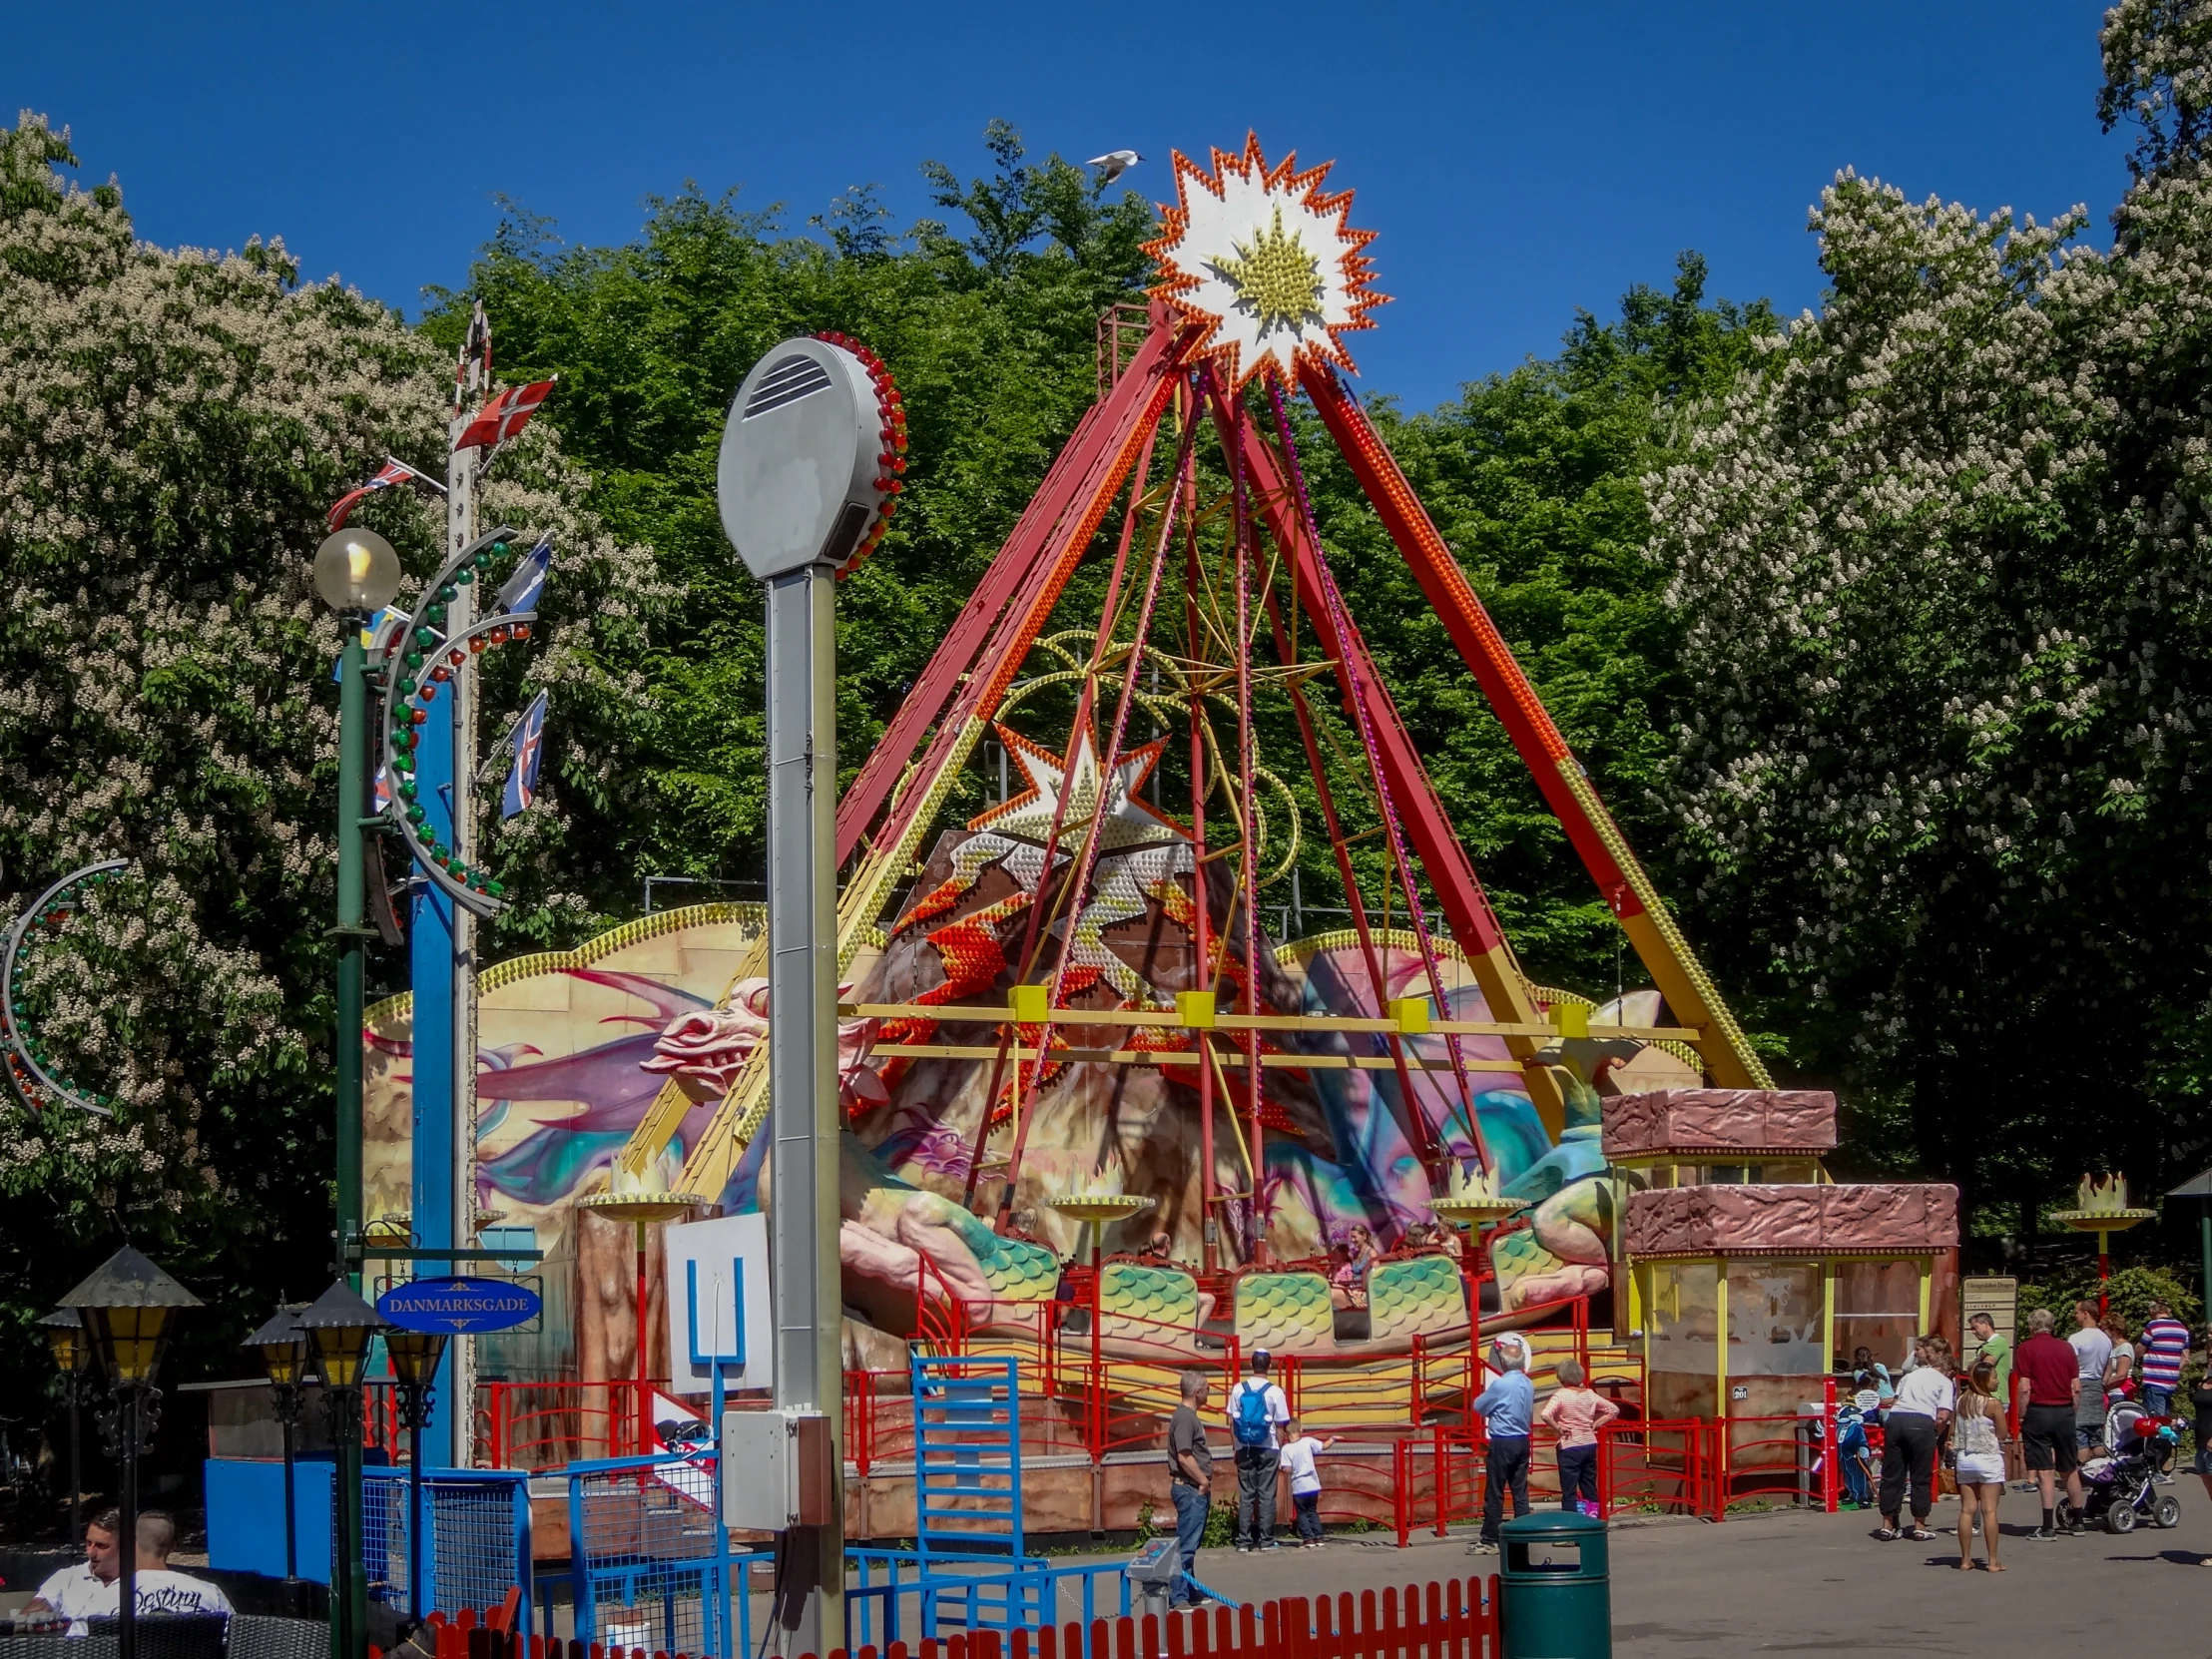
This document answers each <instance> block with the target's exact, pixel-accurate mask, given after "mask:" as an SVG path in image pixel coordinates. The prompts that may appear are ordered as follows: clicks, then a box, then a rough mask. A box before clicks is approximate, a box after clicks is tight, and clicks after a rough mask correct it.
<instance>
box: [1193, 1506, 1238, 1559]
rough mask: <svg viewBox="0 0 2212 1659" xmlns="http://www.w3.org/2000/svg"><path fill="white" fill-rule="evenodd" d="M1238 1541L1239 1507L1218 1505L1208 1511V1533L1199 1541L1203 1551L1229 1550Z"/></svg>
mask: <svg viewBox="0 0 2212 1659" xmlns="http://www.w3.org/2000/svg"><path fill="white" fill-rule="evenodd" d="M1236 1541H1237V1506H1236V1505H1235V1504H1234V1503H1216V1504H1214V1505H1212V1506H1211V1507H1209V1508H1208V1509H1207V1511H1206V1531H1205V1533H1204V1534H1203V1535H1202V1536H1201V1537H1200V1539H1199V1541H1198V1547H1199V1548H1201V1549H1227V1548H1228V1547H1229V1546H1230V1545H1231V1544H1233V1543H1235V1542H1236Z"/></svg>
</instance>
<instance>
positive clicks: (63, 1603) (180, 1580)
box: [38, 1564, 231, 1636]
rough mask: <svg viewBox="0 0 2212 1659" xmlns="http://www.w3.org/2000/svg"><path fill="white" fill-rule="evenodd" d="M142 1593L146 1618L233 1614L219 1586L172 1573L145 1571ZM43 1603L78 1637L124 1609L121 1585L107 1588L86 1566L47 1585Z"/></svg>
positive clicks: (139, 1584) (138, 1599)
mask: <svg viewBox="0 0 2212 1659" xmlns="http://www.w3.org/2000/svg"><path fill="white" fill-rule="evenodd" d="M136 1589H137V1594H136V1595H135V1596H134V1598H133V1600H134V1601H135V1603H136V1605H137V1607H138V1610H139V1612H140V1613H141V1614H148V1613H223V1614H226V1615H228V1614H229V1613H230V1612H231V1600H230V1597H228V1596H226V1595H225V1594H224V1593H223V1592H222V1591H221V1590H220V1589H218V1588H217V1587H216V1586H215V1585H213V1584H211V1583H209V1582H208V1581H207V1580H206V1579H205V1578H194V1577H192V1576H191V1575H190V1574H189V1573H181V1572H172V1571H171V1570H170V1569H168V1568H167V1567H141V1568H140V1569H139V1571H138V1573H137V1574H136ZM38 1599H39V1600H41V1601H43V1602H45V1603H46V1605H47V1606H49V1607H51V1608H53V1609H54V1611H55V1612H56V1613H58V1614H60V1615H61V1616H62V1617H63V1618H66V1619H68V1620H69V1633H70V1634H71V1635H72V1636H82V1635H85V1634H86V1625H85V1621H86V1620H87V1619H98V1618H110V1619H112V1618H114V1617H115V1616H116V1613H117V1612H118V1611H119V1610H120V1609H121V1607H122V1605H123V1598H122V1594H121V1592H120V1590H119V1589H118V1587H117V1585H115V1584H112V1583H106V1584H104V1583H102V1582H101V1581H100V1580H99V1579H97V1578H95V1577H94V1576H93V1573H92V1569H91V1568H90V1567H88V1566H84V1565H82V1564H80V1565H78V1566H74V1567H64V1568H63V1569H62V1570H61V1571H60V1572H57V1573H55V1574H54V1575H53V1576H52V1577H51V1578H49V1579H47V1581H46V1582H45V1583H43V1584H41V1585H40V1586H39V1590H38Z"/></svg>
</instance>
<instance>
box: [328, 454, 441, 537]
mask: <svg viewBox="0 0 2212 1659" xmlns="http://www.w3.org/2000/svg"><path fill="white" fill-rule="evenodd" d="M410 478H412V479H413V480H414V481H415V482H416V483H418V484H428V485H429V486H430V487H431V488H432V489H434V490H436V491H437V492H438V494H440V495H443V494H444V493H445V486H444V485H443V484H441V483H439V482H438V481H437V480H436V479H435V478H433V477H431V476H430V475H429V474H428V473H426V472H417V471H416V470H415V469H414V468H413V467H411V466H409V465H408V464H407V463H406V462H405V461H395V460H393V459H392V458H391V457H390V456H389V455H386V456H385V457H384V464H383V465H382V466H380V467H378V468H377V469H376V476H375V477H373V478H371V479H370V480H369V481H368V482H367V483H365V484H363V485H362V486H361V487H360V488H359V489H357V490H347V491H346V492H345V493H344V494H343V495H341V496H339V497H338V498H337V500H335V501H333V502H331V503H330V515H329V518H330V528H331V529H333V530H342V529H344V528H345V520H346V516H347V515H348V514H349V513H351V512H352V511H353V507H354V504H355V503H356V502H358V501H359V500H360V498H361V497H362V496H364V495H373V494H375V493H376V491H378V490H388V489H390V488H391V487H392V485H394V484H404V483H405V482H406V481H407V480H408V479H410Z"/></svg>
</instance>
